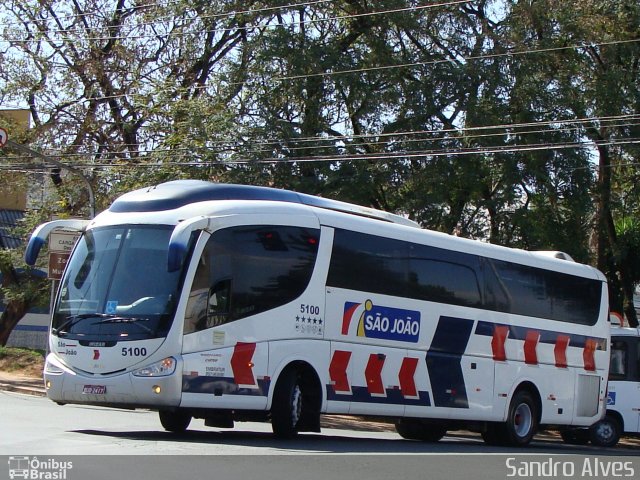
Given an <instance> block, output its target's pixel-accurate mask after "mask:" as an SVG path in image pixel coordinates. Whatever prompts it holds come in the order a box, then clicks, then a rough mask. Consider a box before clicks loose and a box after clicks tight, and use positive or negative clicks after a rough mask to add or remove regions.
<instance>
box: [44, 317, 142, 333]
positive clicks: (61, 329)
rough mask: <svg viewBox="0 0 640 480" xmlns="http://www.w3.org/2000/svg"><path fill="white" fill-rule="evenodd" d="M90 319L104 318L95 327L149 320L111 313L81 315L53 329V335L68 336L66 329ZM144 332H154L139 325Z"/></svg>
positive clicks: (69, 318)
mask: <svg viewBox="0 0 640 480" xmlns="http://www.w3.org/2000/svg"><path fill="white" fill-rule="evenodd" d="M88 318H102V319H103V320H100V321H99V322H96V323H94V325H100V324H104V323H138V322H148V321H149V319H148V318H135V317H120V316H118V315H113V314H109V313H81V314H78V315H70V316H69V317H67V319H66V320H65V322H64V323H63V324H62V325H60V326H59V327H58V328H53V329H51V330H52V332H53V333H55V334H57V335H58V336H62V335H64V334H67V333H68V332H66V331H65V329H67V328H70V327H72V326H74V325H75V324H76V323H78V322H79V321H80V320H86V319H88ZM138 326H139V327H141V328H142V329H143V330H145V331H146V332H147V333H153V330H152V329H150V328H149V327H147V326H146V325H141V324H138Z"/></svg>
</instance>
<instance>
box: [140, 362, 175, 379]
mask: <svg viewBox="0 0 640 480" xmlns="http://www.w3.org/2000/svg"><path fill="white" fill-rule="evenodd" d="M176 364H177V362H176V359H175V358H173V357H167V358H165V359H162V360H160V361H159V362H156V363H152V364H151V365H147V366H146V367H143V368H140V369H138V370H135V371H134V372H132V373H133V375H135V376H136V377H166V376H167V375H171V374H172V373H173V372H175V371H176Z"/></svg>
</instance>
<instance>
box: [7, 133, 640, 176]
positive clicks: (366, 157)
mask: <svg viewBox="0 0 640 480" xmlns="http://www.w3.org/2000/svg"><path fill="white" fill-rule="evenodd" d="M638 144H640V138H635V137H634V138H628V139H621V140H617V139H612V140H596V141H575V142H562V143H553V144H529V145H527V144H525V145H502V146H487V147H470V148H455V149H431V150H420V151H403V152H393V153H391V152H385V153H379V154H343V155H319V156H307V157H283V158H264V159H249V158H240V159H224V160H216V161H211V160H198V161H187V162H160V161H153V162H140V163H131V162H127V163H112V162H85V163H75V164H73V167H74V168H119V167H121V168H157V167H158V166H194V167H196V166H198V167H207V166H225V165H226V166H233V165H248V164H274V165H275V164H291V163H326V162H334V163H339V162H353V161H368V162H373V161H388V160H402V161H406V160H411V159H420V158H429V157H445V156H449V157H460V156H464V155H493V154H499V153H502V154H510V153H528V152H539V151H550V150H565V149H583V148H593V147H594V146H621V145H638ZM205 150H206V149H205ZM179 151H180V150H178V152H179ZM182 151H183V153H191V150H186V149H185V150H182ZM154 153H174V154H175V153H176V150H175V149H167V150H163V151H156V152H154ZM47 156H49V157H52V158H61V159H64V158H67V157H68V156H65V155H59V156H56V155H52V154H48V155H47ZM6 168H22V169H24V168H25V165H17V164H9V165H0V169H6ZM49 168H53V167H49ZM576 168H577V167H576ZM580 168H584V167H580Z"/></svg>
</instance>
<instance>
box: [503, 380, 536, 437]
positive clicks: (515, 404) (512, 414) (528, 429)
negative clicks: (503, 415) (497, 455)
mask: <svg viewBox="0 0 640 480" xmlns="http://www.w3.org/2000/svg"><path fill="white" fill-rule="evenodd" d="M537 430H538V404H537V403H536V401H535V399H534V398H533V396H532V394H531V393H530V392H529V391H527V390H518V391H517V392H516V393H515V395H514V396H513V398H512V399H511V403H510V404H509V415H508V417H507V421H506V422H505V423H504V440H505V442H506V444H507V445H509V446H513V447H523V446H525V445H528V444H529V443H530V442H531V440H532V439H533V436H534V435H535V434H536V432H537Z"/></svg>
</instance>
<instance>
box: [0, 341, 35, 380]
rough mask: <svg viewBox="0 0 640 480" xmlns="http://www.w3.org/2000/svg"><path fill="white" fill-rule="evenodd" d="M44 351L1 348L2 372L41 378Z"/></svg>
mask: <svg viewBox="0 0 640 480" xmlns="http://www.w3.org/2000/svg"><path fill="white" fill-rule="evenodd" d="M43 367H44V351H43V350H31V349H28V348H14V347H0V370H1V371H4V372H11V373H20V374H22V375H28V376H40V375H41V374H42V369H43Z"/></svg>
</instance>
